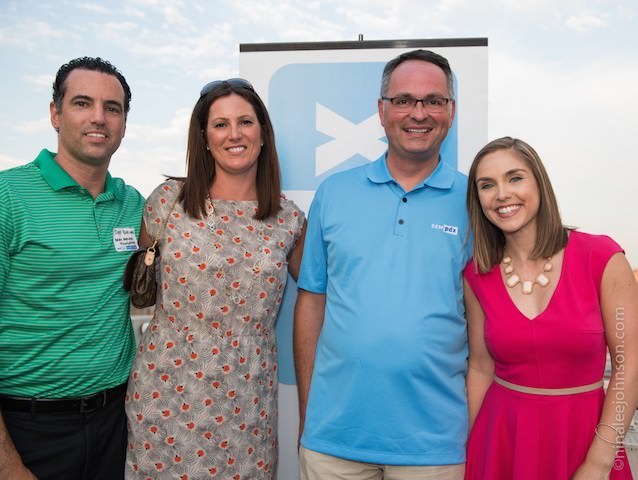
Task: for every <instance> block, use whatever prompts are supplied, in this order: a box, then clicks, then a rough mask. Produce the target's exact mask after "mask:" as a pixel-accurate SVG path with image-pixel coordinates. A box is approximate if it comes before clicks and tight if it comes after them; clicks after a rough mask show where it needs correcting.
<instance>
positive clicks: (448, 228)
mask: <svg viewBox="0 0 638 480" xmlns="http://www.w3.org/2000/svg"><path fill="white" fill-rule="evenodd" d="M432 228H433V229H434V230H441V231H442V232H443V233H447V234H448V235H458V234H459V227H457V226H456V225H446V224H443V225H441V224H438V223H433V224H432Z"/></svg>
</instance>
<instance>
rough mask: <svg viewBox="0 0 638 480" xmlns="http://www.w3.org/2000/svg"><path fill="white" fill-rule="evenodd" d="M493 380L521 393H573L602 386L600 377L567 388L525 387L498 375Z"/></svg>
mask: <svg viewBox="0 0 638 480" xmlns="http://www.w3.org/2000/svg"><path fill="white" fill-rule="evenodd" d="M494 382H495V383H498V384H499V385H501V386H503V387H505V388H508V389H510V390H514V391H515V392H521V393H531V394H533V395H572V394H574V393H585V392H592V391H594V390H598V389H599V388H602V386H603V379H602V378H601V379H600V380H599V381H597V382H594V383H590V384H589V385H581V386H579V387H569V388H535V387H526V386H524V385H516V384H514V383H510V382H507V381H505V380H503V379H502V378H499V377H496V376H495V377H494Z"/></svg>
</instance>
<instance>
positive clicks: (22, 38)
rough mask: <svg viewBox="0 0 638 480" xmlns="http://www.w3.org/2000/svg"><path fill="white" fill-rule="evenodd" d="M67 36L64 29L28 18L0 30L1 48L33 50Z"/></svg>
mask: <svg viewBox="0 0 638 480" xmlns="http://www.w3.org/2000/svg"><path fill="white" fill-rule="evenodd" d="M67 35H68V33H66V31H65V30H64V29H60V28H57V27H53V26H51V25H49V24H48V23H47V22H45V21H42V20H35V19H33V18H26V19H23V20H21V21H19V22H17V23H15V24H12V25H11V26H9V27H6V28H2V29H0V46H1V47H4V48H6V47H17V48H30V49H32V48H38V47H39V46H41V45H47V43H48V42H50V41H51V40H58V39H62V38H65V37H66V36H67Z"/></svg>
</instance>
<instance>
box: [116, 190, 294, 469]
mask: <svg viewBox="0 0 638 480" xmlns="http://www.w3.org/2000/svg"><path fill="white" fill-rule="evenodd" d="M180 188H181V183H180V182H178V181H176V180H169V181H167V182H165V183H164V184H162V185H160V186H159V187H158V188H157V189H156V190H155V191H154V192H153V193H152V194H151V196H150V197H149V198H148V200H147V202H146V205H145V211H144V221H145V224H146V227H147V230H148V232H149V234H150V235H151V237H153V238H156V237H157V235H159V233H160V231H161V225H162V223H163V222H165V221H166V219H167V218H168V221H167V225H166V230H165V232H164V235H163V237H162V238H161V239H160V241H159V249H160V252H161V259H160V274H159V289H158V290H159V291H158V299H157V305H156V309H155V315H154V317H153V319H152V321H151V323H150V325H149V328H148V329H147V330H146V332H145V333H144V335H143V336H142V339H141V341H140V345H139V347H138V351H137V354H136V357H135V361H134V363H133V368H132V371H131V375H130V379H129V386H128V392H127V396H126V411H127V415H128V422H129V448H128V453H127V465H126V478H128V479H168V478H171V479H173V478H177V479H184V480H186V479H194V478H198V479H200V478H222V479H236V480H239V479H271V478H273V477H274V475H275V472H274V470H275V469H276V464H277V408H276V402H277V346H276V339H275V330H274V324H275V320H276V318H277V314H278V311H279V307H280V304H281V301H282V296H283V292H284V287H285V284H286V280H287V266H288V264H287V257H288V255H289V254H290V252H291V250H292V249H293V248H294V246H295V244H296V242H297V240H298V238H299V235H300V232H301V229H302V226H303V223H304V215H303V212H301V211H300V210H299V208H297V206H296V205H295V204H294V203H293V202H291V201H289V200H286V199H282V208H281V210H280V211H279V212H278V214H277V215H276V217H274V218H269V219H267V220H263V221H262V220H255V219H254V218H253V215H254V212H255V209H256V206H257V202H254V201H225V200H224V201H217V200H214V201H213V202H212V203H211V202H210V201H207V217H206V218H204V219H197V220H193V218H192V217H189V216H188V215H187V214H186V213H185V212H184V210H183V208H182V206H181V204H180V203H179V202H178V203H175V198H176V196H177V195H178V193H179V189H180Z"/></svg>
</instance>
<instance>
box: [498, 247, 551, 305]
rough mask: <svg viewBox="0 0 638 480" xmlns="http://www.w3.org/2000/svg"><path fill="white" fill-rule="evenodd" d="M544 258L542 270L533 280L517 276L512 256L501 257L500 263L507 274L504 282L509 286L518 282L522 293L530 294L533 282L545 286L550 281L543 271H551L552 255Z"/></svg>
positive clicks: (512, 286)
mask: <svg viewBox="0 0 638 480" xmlns="http://www.w3.org/2000/svg"><path fill="white" fill-rule="evenodd" d="M546 260H547V261H546V262H545V265H543V271H542V272H540V273H539V274H538V275H536V278H534V280H522V279H521V277H519V276H518V275H517V274H516V272H515V271H514V265H512V257H510V256H507V257H503V260H502V261H501V263H502V264H503V266H504V267H505V268H504V271H505V275H507V279H506V280H505V284H506V285H507V286H508V287H509V288H514V287H515V286H516V285H518V284H519V283H520V284H521V291H522V292H523V294H524V295H531V294H532V292H533V291H534V285H535V284H538V285H540V286H541V287H546V286H547V285H549V283H550V281H551V280H550V279H549V277H548V276H547V275H545V273H546V272H549V271H551V269H552V263H551V262H552V257H549V258H547V259H546Z"/></svg>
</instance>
